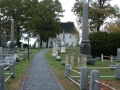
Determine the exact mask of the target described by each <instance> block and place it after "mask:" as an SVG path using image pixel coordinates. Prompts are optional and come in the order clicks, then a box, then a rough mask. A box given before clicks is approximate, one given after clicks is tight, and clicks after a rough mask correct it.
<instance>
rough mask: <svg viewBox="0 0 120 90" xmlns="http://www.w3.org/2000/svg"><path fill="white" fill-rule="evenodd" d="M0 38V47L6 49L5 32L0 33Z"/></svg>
mask: <svg viewBox="0 0 120 90" xmlns="http://www.w3.org/2000/svg"><path fill="white" fill-rule="evenodd" d="M1 37H2V42H1V47H2V48H7V35H6V32H5V31H4V32H3V33H2V36H1Z"/></svg>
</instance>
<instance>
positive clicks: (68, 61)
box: [62, 54, 87, 67]
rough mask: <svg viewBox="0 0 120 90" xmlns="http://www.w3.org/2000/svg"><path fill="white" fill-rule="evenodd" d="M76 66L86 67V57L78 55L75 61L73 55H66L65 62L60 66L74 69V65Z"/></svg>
mask: <svg viewBox="0 0 120 90" xmlns="http://www.w3.org/2000/svg"><path fill="white" fill-rule="evenodd" d="M75 63H76V64H77V67H83V66H86V67H87V55H85V54H79V55H78V58H77V60H75V59H74V54H66V57H65V61H62V65H66V64H69V65H70V67H74V64H75Z"/></svg>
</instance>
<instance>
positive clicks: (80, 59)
mask: <svg viewBox="0 0 120 90" xmlns="http://www.w3.org/2000/svg"><path fill="white" fill-rule="evenodd" d="M77 65H78V67H83V66H86V67H87V55H85V54H79V55H78V60H77Z"/></svg>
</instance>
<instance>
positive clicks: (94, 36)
mask: <svg viewBox="0 0 120 90" xmlns="http://www.w3.org/2000/svg"><path fill="white" fill-rule="evenodd" d="M116 35H117V37H118V34H115V33H114V34H113V33H110V34H109V33H107V32H94V33H90V35H89V39H90V44H91V54H92V56H93V57H100V56H101V54H104V55H113V51H114V52H116V51H115V50H116V48H115V45H114V44H115V43H117V42H118V41H117V42H116V40H115V39H116V37H115V36H116ZM119 36H120V35H119ZM119 40H120V39H119ZM117 47H118V46H117ZM119 47H120V45H119ZM115 54H116V53H114V55H115Z"/></svg>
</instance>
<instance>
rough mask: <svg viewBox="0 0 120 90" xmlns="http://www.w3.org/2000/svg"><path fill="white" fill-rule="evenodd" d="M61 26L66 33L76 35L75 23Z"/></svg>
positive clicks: (63, 23) (62, 23)
mask: <svg viewBox="0 0 120 90" xmlns="http://www.w3.org/2000/svg"><path fill="white" fill-rule="evenodd" d="M60 26H61V28H62V30H64V32H65V33H71V34H74V33H75V31H74V27H75V26H74V23H73V22H60Z"/></svg>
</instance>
